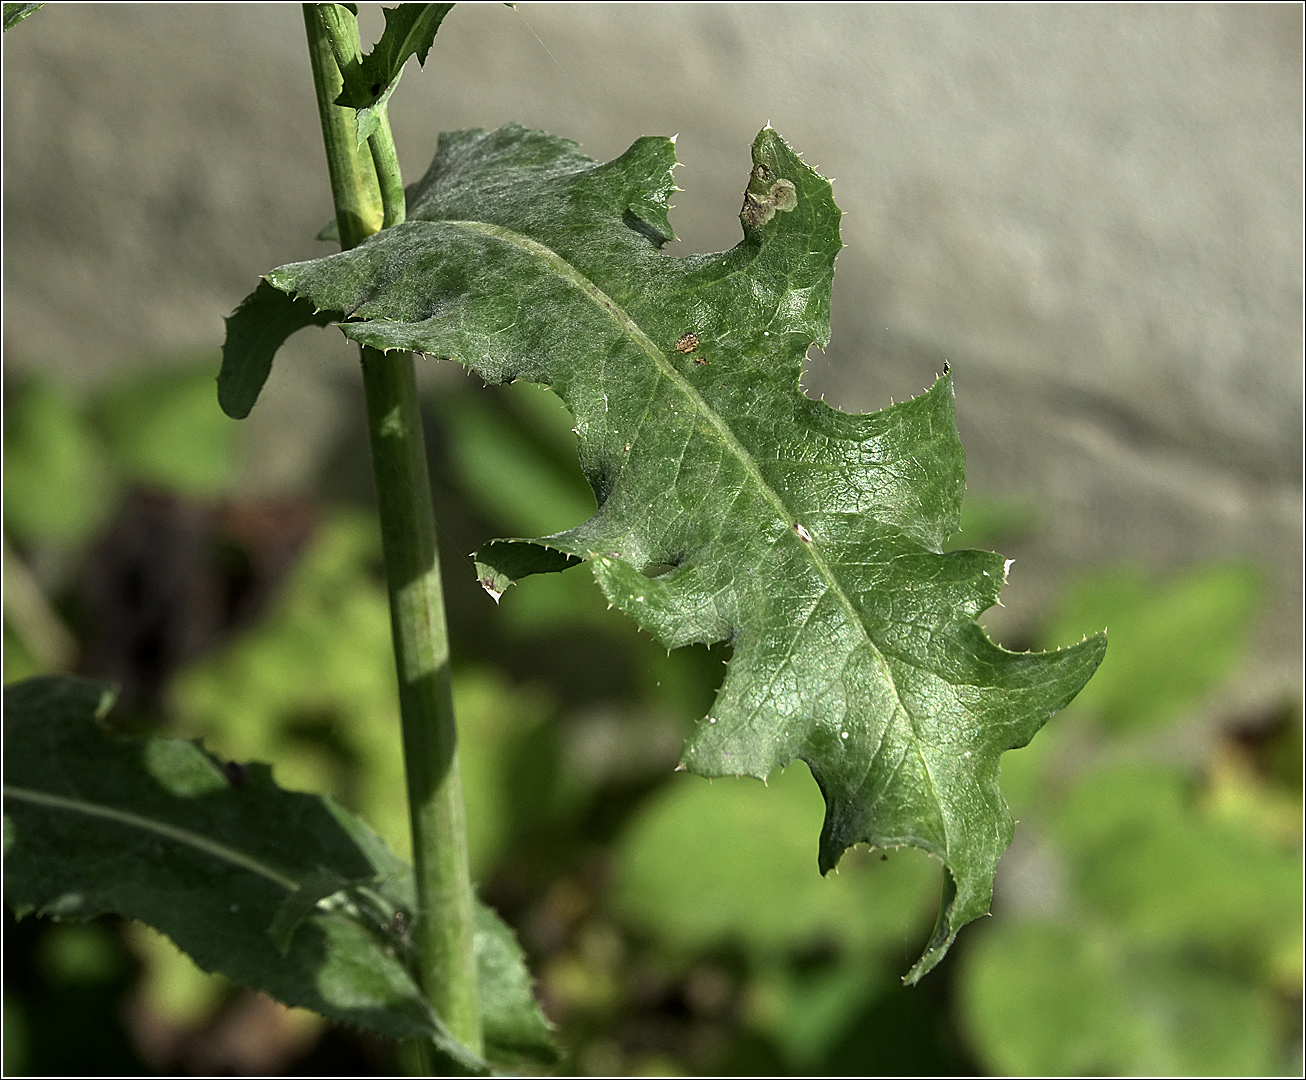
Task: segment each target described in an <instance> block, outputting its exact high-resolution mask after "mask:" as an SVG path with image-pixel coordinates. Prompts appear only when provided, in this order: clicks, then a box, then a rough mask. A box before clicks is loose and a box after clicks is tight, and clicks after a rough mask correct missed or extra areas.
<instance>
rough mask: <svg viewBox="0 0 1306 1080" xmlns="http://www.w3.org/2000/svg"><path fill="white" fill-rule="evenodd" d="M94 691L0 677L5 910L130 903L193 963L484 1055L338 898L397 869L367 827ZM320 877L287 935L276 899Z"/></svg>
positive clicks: (299, 1001) (88, 912)
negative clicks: (104, 722)
mask: <svg viewBox="0 0 1306 1080" xmlns="http://www.w3.org/2000/svg"><path fill="white" fill-rule="evenodd" d="M105 690H106V688H105V687H104V686H103V685H102V684H99V683H93V682H89V681H87V680H80V679H70V678H68V677H65V676H44V677H41V678H37V679H29V680H26V681H24V682H21V683H16V684H14V685H12V686H7V687H5V690H4V770H5V776H4V814H5V825H4V835H5V851H4V869H5V874H4V890H5V899H6V900H7V901H8V903H9V904H10V905H11V906H12V907H13V908H14V910H15V911H16V912H17V913H18V914H20V915H23V914H27V913H31V912H36V913H38V914H43V915H50V916H55V917H59V918H65V919H77V920H83V919H91V918H94V917H96V916H98V915H102V914H107V913H115V914H119V915H123V916H126V917H128V918H132V919H138V920H140V921H141V922H145V923H148V924H149V925H151V926H153V927H155V928H156V929H158V930H161V931H162V932H163V933H165V934H167V935H168V936H169V937H170V938H172V940H173V941H174V942H175V943H176V944H177V945H178V946H179V947H180V948H181V949H183V950H184V951H185V952H186V953H188V954H189V955H190V956H191V957H192V958H193V959H194V960H195V961H196V963H197V964H199V966H200V967H202V968H204V969H205V970H207V971H220V972H222V973H223V974H224V975H227V976H228V977H229V978H231V979H233V980H235V981H236V982H239V983H242V984H244V985H246V986H249V987H252V988H253V989H256V990H260V991H262V992H263V993H266V994H268V995H269V996H271V997H274V998H276V999H277V1000H279V1001H282V1002H284V1003H286V1004H287V1005H298V1006H302V1007H305V1008H309V1009H312V1010H314V1011H315V1012H318V1013H321V1014H322V1015H323V1016H326V1017H328V1018H330V1019H332V1020H338V1021H342V1022H344V1023H347V1024H351V1025H354V1026H356V1027H360V1028H365V1029H367V1030H370V1031H374V1032H377V1033H379V1034H382V1035H387V1036H390V1037H391V1038H395V1039H412V1038H429V1039H431V1040H433V1041H434V1042H435V1043H436V1044H437V1045H438V1046H439V1047H440V1048H441V1049H442V1050H444V1052H445V1053H447V1054H449V1055H451V1056H452V1057H454V1058H455V1059H457V1060H458V1061H459V1063H460V1064H461V1066H462V1067H464V1068H466V1069H468V1070H469V1071H472V1072H484V1071H486V1068H487V1067H486V1065H485V1063H484V1062H483V1061H482V1060H480V1058H479V1057H478V1056H476V1055H473V1054H470V1053H469V1052H468V1051H467V1050H466V1049H465V1048H464V1047H462V1045H461V1044H460V1043H458V1042H457V1041H456V1040H455V1039H454V1038H453V1037H452V1036H451V1035H450V1034H449V1033H448V1031H447V1029H446V1028H445V1026H444V1024H443V1023H442V1022H441V1021H440V1019H439V1017H437V1016H436V1015H435V1013H434V1012H433V1011H432V1010H431V1008H430V1006H429V1005H428V1004H427V1002H426V1000H425V999H424V998H423V996H422V993H421V990H420V989H419V988H418V986H417V984H416V982H415V981H414V980H413V977H412V975H411V974H410V972H409V970H408V968H407V967H406V966H405V964H404V962H403V960H402V958H401V956H400V955H399V954H398V950H397V949H396V948H395V944H394V942H393V941H391V940H390V939H389V938H388V936H387V935H386V934H385V933H384V932H381V930H380V929H379V928H378V926H377V925H376V920H375V919H374V918H369V917H368V913H367V912H364V911H362V910H360V909H359V907H358V905H357V904H355V903H353V902H352V901H351V898H350V895H349V890H351V889H353V890H364V889H371V890H373V891H378V890H379V895H383V896H384V895H385V894H394V893H396V892H397V893H399V894H402V892H403V887H402V880H401V878H402V875H403V872H404V871H405V870H406V868H405V867H403V864H402V863H399V862H398V860H396V859H395V858H394V856H392V855H390V854H389V853H388V851H386V850H385V848H384V845H383V844H382V843H381V842H380V841H379V840H378V839H377V838H376V837H375V836H374V835H373V834H371V833H370V831H369V830H368V829H367V828H366V826H364V825H363V824H362V823H361V822H360V821H358V820H357V819H356V818H354V817H352V816H351V815H350V814H349V813H348V812H346V811H345V810H343V809H342V808H340V807H339V806H337V805H336V804H335V803H334V802H333V801H332V800H331V799H329V798H326V797H324V796H318V795H308V794H302V793H297V792H290V791H283V790H282V789H280V788H278V787H277V786H276V784H275V783H274V782H273V780H272V772H271V769H270V768H269V767H268V766H266V765H257V764H254V765H248V766H243V767H240V768H231V769H224V768H223V765H222V763H221V762H219V761H217V760H215V759H214V758H213V757H211V756H210V755H209V754H207V753H206V752H205V751H204V750H203V749H202V748H201V747H200V746H199V745H198V744H196V743H192V742H187V741H185V740H181V739H163V738H148V739H126V738H116V737H114V736H112V735H110V734H109V733H108V732H107V731H106V730H105V729H104V728H103V727H101V726H100V725H99V724H98V723H97V722H96V717H97V715H98V714H99V713H100V712H102V708H103V702H104V697H105ZM323 882H329V883H331V884H336V883H343V884H345V885H346V886H347V887H346V888H345V889H343V890H342V891H341V892H340V893H339V894H338V899H339V902H336V903H320V904H319V903H314V904H310V905H308V906H307V909H306V910H304V911H301V912H300V913H297V914H296V917H295V919H294V922H295V925H294V926H293V927H292V929H291V932H289V933H288V934H287V933H286V932H285V920H286V914H285V911H286V907H287V901H288V900H291V899H292V898H293V897H295V895H296V894H297V893H298V892H299V891H300V890H301V889H306V890H309V891H310V892H318V893H320V892H321V891H322V890H323V889H324V887H325V886H324V885H323ZM316 899H317V897H314V900H316ZM300 915H302V918H301V917H299V916H300ZM274 929H277V930H278V933H277V935H276V937H277V940H274V935H273V934H272V933H269V931H271V930H274Z"/></svg>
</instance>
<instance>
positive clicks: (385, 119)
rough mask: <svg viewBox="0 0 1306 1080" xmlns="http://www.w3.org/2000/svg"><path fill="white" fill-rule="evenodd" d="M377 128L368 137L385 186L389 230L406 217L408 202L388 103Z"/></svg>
mask: <svg viewBox="0 0 1306 1080" xmlns="http://www.w3.org/2000/svg"><path fill="white" fill-rule="evenodd" d="M380 110H381V111H380V114H379V116H378V120H377V128H376V131H374V132H373V133H372V134H371V135H370V136H368V140H367V145H368V148H369V149H370V150H371V151H372V164H373V165H374V166H375V167H376V179H377V182H378V185H379V186H380V188H381V205H382V206H383V207H384V208H385V221H384V223H383V224H382V225H381V228H383V229H389V228H391V227H392V226H394V225H398V224H399V223H400V222H402V221H403V220H404V216H405V215H406V214H407V213H408V205H407V202H406V200H405V197H404V178H403V174H402V173H400V171H399V156H398V154H396V153H395V140H394V136H393V135H392V134H391V133H390V117H389V116H388V115H387V114H386V110H385V106H384V105H382V106H380Z"/></svg>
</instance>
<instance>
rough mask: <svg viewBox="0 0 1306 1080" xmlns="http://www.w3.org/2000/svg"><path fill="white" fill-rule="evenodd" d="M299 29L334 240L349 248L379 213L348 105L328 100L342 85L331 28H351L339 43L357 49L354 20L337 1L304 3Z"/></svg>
mask: <svg viewBox="0 0 1306 1080" xmlns="http://www.w3.org/2000/svg"><path fill="white" fill-rule="evenodd" d="M324 8H330V9H333V10H331V11H325V12H324V11H323V10H321V9H324ZM334 9H338V12H337V11H336V10H334ZM337 15H343V16H345V18H343V19H341V18H338V17H337ZM328 20H329V21H328ZM304 29H305V31H306V32H307V33H308V55H309V60H310V61H311V62H312V65H313V85H314V87H315V88H316V89H317V111H318V116H319V117H320V118H321V120H322V142H323V143H324V144H325V146H326V155H327V172H328V174H329V175H330V177H331V198H332V199H333V200H334V201H335V206H336V223H337V224H338V225H339V227H340V246H341V247H342V248H351V247H354V246H355V245H356V244H359V243H361V242H362V241H363V240H365V239H367V237H369V236H371V235H372V234H373V233H374V232H379V231H380V229H381V224H382V220H383V217H384V210H383V208H382V206H381V191H380V188H379V187H378V186H377V180H376V168H375V166H374V165H373V164H372V157H371V155H370V154H360V153H359V152H358V125H357V123H356V122H355V120H354V110H353V109H342V108H341V107H340V106H339V105H333V104H332V102H333V101H335V99H336V98H337V97H338V96H339V94H340V91H341V89H342V88H343V87H344V80H343V79H342V78H341V76H340V68H339V66H338V65H337V64H336V55H335V49H334V48H333V45H332V42H333V39H334V36H335V35H337V34H350V33H352V40H351V41H348V42H345V43H344V44H343V46H342V47H343V48H345V49H352V50H353V51H354V52H357V51H358V50H359V48H360V46H359V43H358V23H357V21H356V20H355V19H354V18H353V16H351V15H349V13H348V11H346V10H345V9H344V8H342V7H340V6H339V5H337V4H305V5H304Z"/></svg>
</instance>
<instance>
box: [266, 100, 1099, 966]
mask: <svg viewBox="0 0 1306 1080" xmlns="http://www.w3.org/2000/svg"><path fill="white" fill-rule="evenodd" d="M673 165H674V148H673V145H672V143H671V141H670V140H668V139H659V138H644V139H640V140H638V141H637V142H636V143H635V144H634V145H633V146H632V147H631V148H630V149H629V150H628V151H627V152H626V153H625V154H623V155H622V156H621V157H620V158H618V159H616V160H614V161H611V162H608V163H606V164H603V165H599V164H596V163H594V162H593V161H591V160H589V159H588V158H586V157H584V156H583V155H581V154H580V153H579V152H578V150H577V148H576V147H575V145H574V144H573V143H569V142H566V141H565V140H562V139H557V138H553V137H551V136H548V135H546V134H544V133H542V132H536V131H528V130H525V129H523V128H521V127H518V126H516V125H508V126H506V127H503V128H500V129H498V130H497V131H493V132H488V133H487V132H482V131H468V132H459V133H455V134H452V135H446V136H444V137H443V138H442V139H441V143H440V149H439V152H438V153H437V155H436V158H435V161H434V162H433V163H432V165H431V167H430V169H429V170H428V171H427V174H426V176H425V177H424V178H423V179H422V180H421V181H420V182H419V183H418V184H417V185H416V186H415V187H414V188H413V189H412V191H411V192H410V198H409V217H408V220H407V221H406V222H405V223H404V224H402V225H400V226H398V227H396V228H394V229H388V230H385V231H384V233H382V234H378V235H377V236H373V237H371V238H370V239H369V240H367V241H365V242H364V243H363V244H361V245H360V246H359V247H357V248H355V249H353V250H352V251H348V252H342V253H340V254H338V255H334V256H330V257H328V258H324V259H317V260H314V261H311V262H307V263H297V264H294V265H292V266H286V267H281V268H280V269H278V270H275V271H273V272H272V273H271V274H270V275H269V276H268V280H269V281H270V282H271V283H272V284H273V285H274V286H276V287H277V288H280V289H282V290H284V291H285V292H286V293H287V294H288V295H293V296H297V297H300V298H301V299H307V300H309V301H310V302H311V303H312V305H313V306H314V307H315V308H319V309H322V310H333V311H335V312H337V313H339V317H341V318H343V319H344V320H345V321H343V322H342V324H341V325H342V329H343V330H344V332H345V333H346V335H347V336H349V337H351V338H353V339H355V340H357V341H359V342H362V343H364V344H367V345H371V346H373V347H376V348H381V349H392V348H400V349H410V350H417V351H421V352H426V353H431V354H434V355H436V356H448V357H453V358H455V359H458V360H460V361H462V362H463V363H465V364H467V365H468V366H469V367H471V368H472V369H473V370H475V371H476V372H478V373H479V374H481V375H482V377H484V378H486V379H487V380H491V381H496V382H499V381H511V380H514V379H519V378H520V379H526V380H529V381H532V382H539V383H543V384H545V385H548V386H550V387H552V388H553V389H554V390H556V391H557V393H558V394H559V395H560V396H561V397H562V399H563V401H564V402H566V404H567V406H568V408H569V409H570V410H571V411H572V414H573V415H574V416H575V418H576V430H577V434H578V440H579V449H580V458H581V465H582V468H583V469H584V471H585V473H586V476H587V478H588V479H589V481H590V485H591V487H592V488H593V490H594V493H595V498H596V502H597V505H598V509H597V511H596V512H595V514H594V515H593V516H592V517H591V518H589V519H588V520H587V521H586V522H584V523H583V524H582V525H579V526H577V527H575V528H572V529H570V530H568V531H566V532H561V533H555V534H553V535H550V536H548V537H546V538H544V539H542V540H538V541H497V542H495V543H492V544H490V545H488V546H486V547H484V548H482V549H481V550H480V551H479V552H478V556H477V557H478V572H479V574H480V577H481V581H482V583H483V584H484V585H485V587H486V588H487V590H489V591H490V592H491V593H492V594H495V595H497V594H500V593H502V592H503V591H504V589H506V588H507V586H508V585H509V584H511V582H512V581H513V580H514V579H515V578H518V577H522V576H525V575H528V574H533V573H539V572H543V571H553V570H560V569H563V568H564V567H566V566H570V565H574V564H576V563H577V562H581V561H586V562H589V563H590V565H591V567H592V570H593V572H594V575H595V577H596V578H597V580H598V582H599V584H600V586H601V587H602V589H603V591H604V592H605V593H606V595H607V597H608V599H609V600H610V601H611V602H612V603H613V605H614V606H616V607H618V608H620V609H621V610H623V611H625V612H627V613H628V614H630V615H632V616H633V617H634V618H635V619H636V620H637V621H638V622H639V624H640V625H641V626H642V627H644V628H645V629H646V630H648V631H649V632H650V633H652V634H653V635H654V636H655V637H657V638H658V639H659V640H661V641H662V642H663V643H664V644H666V645H667V646H669V647H673V646H679V645H686V644H690V643H695V642H704V643H710V642H715V641H721V640H728V641H730V643H731V644H732V646H733V650H734V656H733V658H732V660H731V662H730V665H729V669H728V673H727V676H726V681H725V683H724V685H723V686H722V688H721V690H720V693H719V695H718V697H717V700H716V703H715V705H714V706H713V709H712V712H711V714H710V715H709V716H706V717H704V718H703V720H702V721H701V723H700V724H699V726H698V728H697V730H696V732H695V734H694V736H693V737H692V738H691V739H690V741H689V744H688V746H687V748H686V752H685V759H684V760H685V763H686V764H687V765H688V766H689V767H690V768H691V769H693V770H694V771H695V772H699V773H701V774H704V775H708V776H722V775H752V776H759V777H765V776H767V775H769V774H770V773H772V772H773V771H775V770H776V769H778V768H782V767H783V766H785V765H787V764H788V763H789V762H790V761H792V760H793V759H794V758H796V757H797V758H801V759H802V760H804V761H806V762H807V763H808V765H809V766H810V767H811V770H812V773H813V775H814V776H815V777H816V779H817V782H818V783H819V784H820V785H821V788H822V791H823V793H824V795H825V798H826V804H827V814H826V819H825V825H824V828H823V830H822V835H821V845H820V866H821V869H822V870H828V869H830V868H831V867H833V866H834V865H835V863H836V862H837V861H838V859H839V857H840V855H841V854H842V852H843V851H844V850H845V849H846V848H847V847H849V846H850V845H852V844H854V843H857V842H859V841H864V842H867V843H870V844H872V845H877V846H883V847H888V846H899V845H903V844H908V845H912V846H916V847H921V848H923V849H924V850H926V851H928V852H930V853H931V854H933V855H935V856H936V857H938V858H939V859H940V860H942V861H943V863H944V864H945V865H946V866H947V868H948V871H949V875H948V877H947V879H946V880H945V884H944V897H943V902H942V904H941V911H940V918H939V923H938V926H937V927H936V932H935V934H934V936H933V938H932V939H931V942H930V945H929V947H928V948H927V951H926V955H925V956H924V957H923V958H922V960H921V961H920V962H919V963H918V964H917V965H916V967H915V968H913V970H912V973H911V976H910V977H911V978H912V979H913V980H914V979H917V978H919V977H920V976H921V975H923V974H924V973H925V972H926V971H927V970H929V968H930V967H932V966H933V965H934V964H935V963H937V962H938V960H939V959H940V958H941V957H942V956H943V954H944V952H945V951H946V949H947V947H948V945H949V944H950V943H951V941H952V939H953V937H954V936H955V934H956V932H957V930H958V929H959V928H960V927H961V926H962V925H963V924H964V923H966V922H968V921H970V920H971V919H973V918H976V917H977V916H979V915H981V914H983V913H984V912H986V911H987V910H988V905H989V899H990V895H991V891H992V878H993V872H994V868H995V867H996V864H997V860H998V858H999V856H1000V855H1001V853H1002V851H1003V850H1004V849H1005V848H1006V846H1007V844H1008V843H1009V842H1010V838H1011V830H1012V823H1011V818H1010V815H1009V814H1008V812H1007V810H1006V807H1005V805H1004V804H1003V802H1002V799H1001V795H1000V794H999V792H998V786H997V763H998V758H999V757H1000V755H1001V754H1002V752H1003V751H1004V750H1007V749H1010V748H1013V747H1017V746H1023V745H1024V744H1025V743H1027V742H1028V741H1029V740H1030V738H1032V736H1033V734H1034V733H1035V732H1036V731H1037V730H1038V728H1039V727H1040V726H1041V725H1042V724H1043V723H1044V722H1045V721H1046V719H1047V718H1048V716H1050V715H1051V714H1052V713H1053V712H1055V711H1056V710H1057V709H1059V708H1061V707H1062V706H1064V705H1065V704H1066V703H1067V702H1068V701H1069V700H1070V699H1071V698H1072V697H1073V696H1074V695H1075V693H1076V692H1077V691H1078V690H1079V688H1080V687H1081V686H1082V685H1083V684H1084V682H1085V681H1086V680H1087V679H1088V677H1089V675H1090V674H1091V673H1092V671H1093V670H1094V668H1095V667H1096V666H1097V664H1098V662H1099V661H1100V659H1101V657H1102V653H1103V650H1104V647H1105V641H1104V639H1101V638H1097V639H1094V640H1093V641H1086V642H1084V643H1082V644H1081V645H1079V646H1076V647H1074V648H1071V649H1066V650H1063V651H1061V652H1058V653H1055V654H1044V655H1035V654H1021V655H1017V654H1014V653H1009V652H1006V651H1004V650H1002V649H1000V648H998V647H997V646H995V645H994V644H993V643H992V642H990V641H989V640H988V638H987V637H986V636H985V635H984V634H983V632H982V631H981V630H980V629H979V628H978V626H976V624H975V623H974V618H975V616H976V615H978V614H979V613H980V612H981V611H983V610H984V609H985V608H987V607H989V606H990V605H992V604H993V603H994V602H995V601H996V600H997V595H998V589H999V587H1000V584H1001V582H1002V580H1003V578H1004V576H1005V573H1004V564H1003V560H1002V559H1001V557H1000V556H997V555H992V554H988V553H983V552H974V551H963V552H951V553H948V554H943V553H942V548H943V545H944V544H945V542H946V540H947V538H948V536H949V535H950V534H951V533H952V532H954V531H956V529H957V526H958V521H959V508H960V502H961V493H962V488H963V486H964V460H963V456H962V451H961V446H960V443H959V442H958V440H957V434H956V424H955V418H954V409H953V398H952V385H951V381H950V379H949V376H948V374H947V372H946V370H945V374H944V376H943V377H942V378H941V379H939V380H938V381H937V382H936V383H935V385H934V387H933V388H932V389H930V390H929V391H928V392H927V393H925V394H924V395H922V396H921V397H919V398H916V399H915V400H913V401H910V402H905V403H903V404H901V405H896V406H892V407H890V408H888V409H885V410H883V411H882V412H879V413H874V414H868V415H863V416H850V415H847V414H843V413H839V412H837V411H835V410H833V409H831V408H829V407H827V406H825V405H824V404H822V403H820V402H815V401H811V400H810V399H808V398H806V397H805V396H804V395H803V394H802V392H801V390H800V389H799V385H798V380H799V376H800V374H801V371H802V366H803V360H804V355H805V352H806V350H807V348H808V347H809V346H810V345H811V344H812V343H813V342H815V343H818V344H824V343H825V341H826V340H827V338H828V333H829V297H830V284H831V279H832V275H833V269H834V258H835V255H836V254H837V252H838V250H839V247H840V240H839V230H838V222H839V216H840V214H839V210H838V208H837V207H836V206H835V204H834V201H833V199H832V196H831V191H830V184H829V182H828V181H827V180H825V179H824V178H823V177H821V176H820V175H818V174H817V173H816V172H815V171H814V170H812V169H811V168H809V167H808V166H807V165H805V164H804V163H803V162H802V161H801V160H800V159H799V158H798V156H797V155H796V154H795V153H794V152H793V151H792V150H791V149H790V148H789V147H788V145H786V144H785V142H784V141H783V140H782V139H781V138H780V137H779V136H778V135H777V134H776V133H775V132H774V131H772V130H771V129H769V128H767V129H765V130H764V131H762V132H761V134H759V135H758V137H757V139H756V141H755V142H754V145H753V170H752V172H751V173H750V178H749V181H748V187H747V190H746V192H745V197H744V208H743V210H742V211H741V214H740V218H741V221H742V222H743V225H744V239H743V240H742V242H741V243H740V244H739V245H738V246H737V247H735V248H733V249H732V250H731V251H728V252H725V253H722V254H716V255H704V256H691V257H689V258H685V259H666V258H662V257H661V256H660V255H659V251H658V249H659V248H660V246H661V245H662V244H663V243H664V242H665V241H666V240H667V239H668V238H670V237H671V236H672V235H673V234H672V230H671V226H670V223H669V222H668V220H667V216H666V214H667V197H668V195H669V194H670V192H671V190H672V189H673V184H672V180H671V168H672V166H673Z"/></svg>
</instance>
